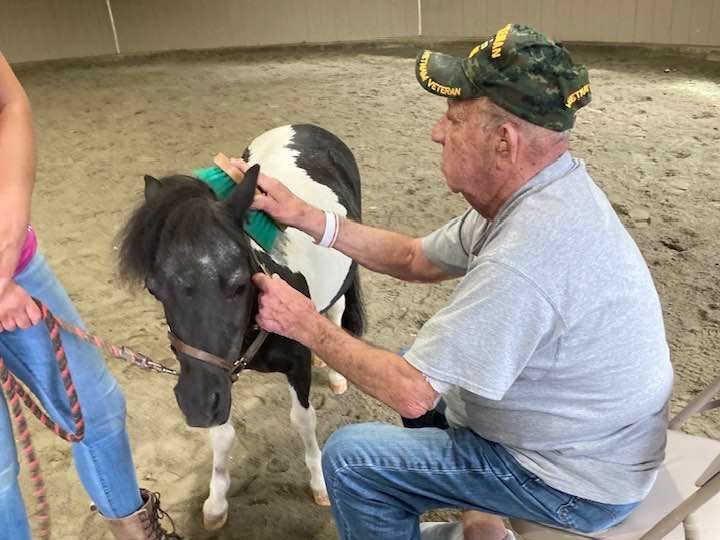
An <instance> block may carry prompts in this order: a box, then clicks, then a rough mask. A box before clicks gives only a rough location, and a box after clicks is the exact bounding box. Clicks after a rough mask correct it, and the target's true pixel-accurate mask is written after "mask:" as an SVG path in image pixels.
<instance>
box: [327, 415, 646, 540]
mask: <svg viewBox="0 0 720 540" xmlns="http://www.w3.org/2000/svg"><path fill="white" fill-rule="evenodd" d="M441 416H442V415H441ZM436 421H437V416H436V417H434V418H433V419H432V422H433V423H435V422H436ZM414 427H418V426H417V425H416V426H414ZM322 465H323V473H324V474H325V484H326V486H327V490H328V494H329V496H330V501H331V504H332V512H333V515H334V517H335V522H336V525H337V529H338V532H339V534H340V538H341V539H343V540H383V539H393V540H405V539H408V540H409V539H413V540H418V539H419V538H420V529H419V517H420V515H421V514H422V513H423V512H425V511H428V510H432V509H438V508H457V509H476V510H480V511H483V512H488V513H492V514H498V515H502V516H511V517H518V518H523V519H528V520H532V521H537V522H542V523H547V524H550V525H554V526H557V527H563V528H570V529H575V530H578V531H584V532H592V531H598V530H603V529H606V528H608V527H611V526H613V525H615V524H617V523H619V522H620V521H622V520H623V519H624V518H625V517H626V516H627V515H628V514H629V513H630V512H631V511H632V510H633V509H634V508H635V507H636V506H637V503H633V504H627V505H609V504H602V503H597V502H593V501H588V500H585V499H581V498H579V497H575V496H573V495H568V494H566V493H563V492H561V491H558V490H556V489H553V488H551V487H550V486H548V485H547V484H545V483H544V482H543V481H542V480H540V479H539V478H538V477H537V476H535V475H534V474H532V473H530V472H528V471H527V470H525V469H524V468H523V467H521V466H520V464H519V463H518V462H517V461H516V460H515V459H514V458H513V457H512V456H511V455H510V454H509V453H508V452H507V451H506V450H505V449H504V448H503V447H502V446H500V445H499V444H496V443H493V442H490V441H488V440H485V439H483V438H482V437H479V436H478V435H476V434H475V433H473V432H472V431H471V430H469V429H457V428H448V429H441V428H438V427H418V429H408V428H406V427H398V426H393V425H389V424H380V423H369V424H355V425H350V426H346V427H343V428H342V429H340V430H338V431H336V432H335V433H334V434H333V435H332V436H331V437H330V439H328V441H327V443H326V444H325V448H324V449H323V459H322Z"/></svg>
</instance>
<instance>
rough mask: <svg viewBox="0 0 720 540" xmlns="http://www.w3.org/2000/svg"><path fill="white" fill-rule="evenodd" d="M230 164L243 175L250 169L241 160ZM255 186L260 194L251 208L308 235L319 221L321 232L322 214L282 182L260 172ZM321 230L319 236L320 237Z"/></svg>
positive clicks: (232, 161) (256, 196) (234, 160)
mask: <svg viewBox="0 0 720 540" xmlns="http://www.w3.org/2000/svg"><path fill="white" fill-rule="evenodd" d="M230 163H232V165H233V166H234V167H237V168H238V169H240V170H241V171H242V172H243V174H245V172H247V170H248V169H249V168H250V166H249V165H248V164H247V163H246V162H245V161H244V160H242V159H237V158H231V159H230ZM257 185H258V188H260V191H261V192H262V193H258V194H256V195H255V200H254V201H253V203H252V208H254V209H256V210H262V211H263V212H267V213H268V214H270V216H271V217H272V218H273V219H274V220H275V221H277V222H278V223H280V224H282V225H288V226H290V227H295V228H297V229H300V230H303V231H305V232H307V233H309V234H312V232H310V230H309V229H310V228H312V227H310V226H311V225H313V224H314V223H311V222H314V221H318V220H321V221H322V224H321V226H322V228H323V229H322V230H324V227H325V221H324V219H325V218H324V216H323V214H322V212H320V211H319V210H318V209H317V208H314V207H313V206H311V205H309V204H308V203H306V202H305V201H303V200H302V199H301V198H300V197H298V196H297V195H295V194H293V192H292V191H290V190H289V189H288V188H287V187H286V186H285V185H284V184H283V183H282V182H279V181H278V180H276V179H275V178H271V177H269V176H267V175H265V174H263V173H262V172H261V173H260V175H259V176H258V183H257ZM322 230H321V231H320V235H322Z"/></svg>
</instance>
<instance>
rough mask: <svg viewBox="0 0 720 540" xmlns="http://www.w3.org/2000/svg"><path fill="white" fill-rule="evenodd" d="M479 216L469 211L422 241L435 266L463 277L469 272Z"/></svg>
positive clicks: (424, 250)
mask: <svg viewBox="0 0 720 540" xmlns="http://www.w3.org/2000/svg"><path fill="white" fill-rule="evenodd" d="M478 219H480V220H482V218H480V216H479V214H478V213H477V212H475V211H473V210H472V208H470V209H468V210H467V211H466V212H465V213H464V214H463V215H461V216H458V217H456V218H454V219H452V220H451V221H449V222H448V223H447V224H445V225H443V226H442V227H440V228H439V229H437V230H436V231H434V232H431V233H430V234H428V235H427V236H425V237H424V238H423V239H422V248H423V252H425V255H426V256H427V258H428V259H430V260H431V261H432V262H433V263H434V264H436V265H437V266H439V267H440V268H442V269H443V270H445V271H447V272H451V273H453V274H458V275H463V274H465V272H467V267H468V258H469V256H470V255H469V253H470V249H471V246H470V244H471V242H472V233H473V230H474V227H476V226H477V221H478Z"/></svg>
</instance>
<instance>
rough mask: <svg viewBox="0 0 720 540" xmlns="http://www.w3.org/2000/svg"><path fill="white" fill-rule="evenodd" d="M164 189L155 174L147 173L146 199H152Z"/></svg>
mask: <svg viewBox="0 0 720 540" xmlns="http://www.w3.org/2000/svg"><path fill="white" fill-rule="evenodd" d="M161 189H162V184H161V183H160V180H158V179H157V178H155V177H154V176H150V175H149V174H146V175H145V200H146V201H151V200H153V199H154V198H155V197H157V196H158V194H159V193H160V190H161Z"/></svg>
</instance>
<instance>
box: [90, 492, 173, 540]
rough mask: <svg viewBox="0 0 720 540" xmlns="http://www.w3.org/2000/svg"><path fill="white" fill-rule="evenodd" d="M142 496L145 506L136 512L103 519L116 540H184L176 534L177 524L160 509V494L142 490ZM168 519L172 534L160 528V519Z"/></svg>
mask: <svg viewBox="0 0 720 540" xmlns="http://www.w3.org/2000/svg"><path fill="white" fill-rule="evenodd" d="M140 494H141V495H142V499H143V502H144V504H143V505H142V507H141V508H140V509H139V510H138V511H137V512H135V513H134V514H130V515H129V516H127V517H124V518H118V519H113V518H106V517H104V516H103V519H104V520H105V522H106V523H107V524H108V527H110V532H111V533H112V534H113V536H114V537H115V539H116V540H182V537H181V536H180V535H178V534H177V533H175V524H174V523H173V520H172V518H171V517H170V516H169V515H167V513H166V512H165V511H164V510H163V509H162V508H160V494H159V493H153V492H151V491H147V490H146V489H141V490H140ZM163 517H166V518H168V520H169V521H170V525H171V526H172V529H173V530H172V532H171V533H168V532H165V529H163V528H162V527H161V526H160V519H161V518H163Z"/></svg>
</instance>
